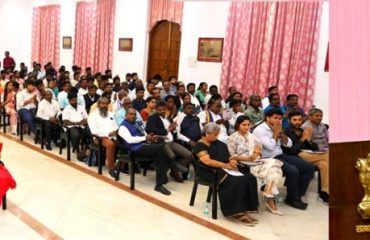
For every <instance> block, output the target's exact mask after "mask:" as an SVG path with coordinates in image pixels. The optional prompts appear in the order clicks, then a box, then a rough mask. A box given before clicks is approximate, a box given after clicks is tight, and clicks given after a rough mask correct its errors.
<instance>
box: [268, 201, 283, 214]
mask: <svg viewBox="0 0 370 240" xmlns="http://www.w3.org/2000/svg"><path fill="white" fill-rule="evenodd" d="M265 206H266V208H267V210H269V211H270V212H271V213H273V214H276V215H279V216H283V215H284V214H283V213H282V212H280V211H279V210H274V209H272V208H271V207H270V205H269V204H268V203H267V202H265Z"/></svg>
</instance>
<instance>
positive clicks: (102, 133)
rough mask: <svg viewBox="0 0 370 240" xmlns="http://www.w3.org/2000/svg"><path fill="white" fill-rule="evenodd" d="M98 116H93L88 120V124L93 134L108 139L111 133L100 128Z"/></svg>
mask: <svg viewBox="0 0 370 240" xmlns="http://www.w3.org/2000/svg"><path fill="white" fill-rule="evenodd" d="M96 116H97V115H96V114H91V115H90V116H89V117H88V118H87V124H88V125H89V128H90V131H91V133H92V134H93V135H96V136H99V137H108V134H109V133H107V131H106V129H104V128H100V129H99V128H98V124H97V121H98V119H96Z"/></svg>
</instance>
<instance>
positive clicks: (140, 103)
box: [132, 88, 147, 112]
mask: <svg viewBox="0 0 370 240" xmlns="http://www.w3.org/2000/svg"><path fill="white" fill-rule="evenodd" d="M144 91H145V90H144V88H136V98H135V99H134V100H133V101H132V107H133V108H135V109H136V111H138V112H141V110H143V109H144V108H146V106H147V104H146V101H145V100H144Z"/></svg>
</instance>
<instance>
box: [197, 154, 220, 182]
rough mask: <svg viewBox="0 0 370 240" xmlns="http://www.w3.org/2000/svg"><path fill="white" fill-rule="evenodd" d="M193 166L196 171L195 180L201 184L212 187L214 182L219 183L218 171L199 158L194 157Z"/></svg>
mask: <svg viewBox="0 0 370 240" xmlns="http://www.w3.org/2000/svg"><path fill="white" fill-rule="evenodd" d="M193 166H194V171H195V179H196V180H197V181H198V182H199V184H202V185H207V186H212V184H213V183H214V181H217V175H218V174H217V169H216V168H213V167H209V166H206V165H205V164H203V163H202V162H201V161H200V160H199V158H198V157H197V156H194V155H193Z"/></svg>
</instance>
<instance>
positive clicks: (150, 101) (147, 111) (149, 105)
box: [140, 96, 157, 122]
mask: <svg viewBox="0 0 370 240" xmlns="http://www.w3.org/2000/svg"><path fill="white" fill-rule="evenodd" d="M156 104H157V99H155V98H154V97H152V96H150V97H148V98H147V99H146V108H144V109H143V110H141V111H140V116H141V118H142V119H143V121H144V122H147V121H148V118H149V116H150V115H152V114H154V113H155V107H156Z"/></svg>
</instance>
